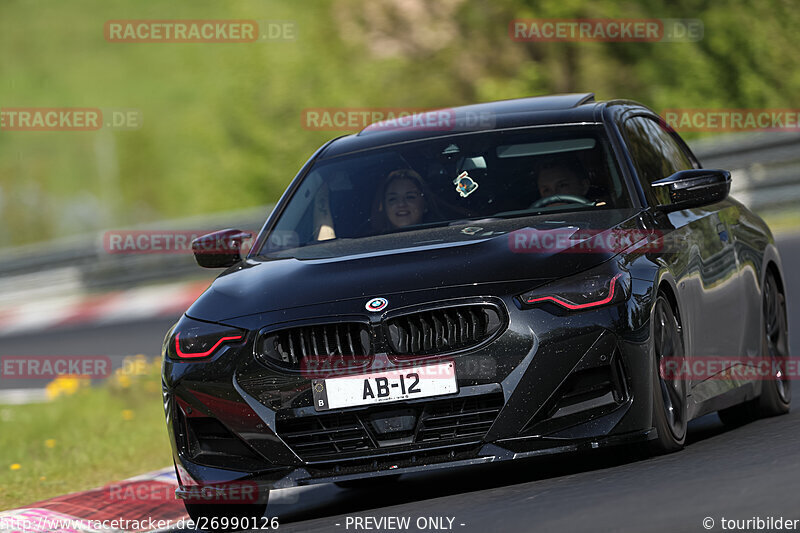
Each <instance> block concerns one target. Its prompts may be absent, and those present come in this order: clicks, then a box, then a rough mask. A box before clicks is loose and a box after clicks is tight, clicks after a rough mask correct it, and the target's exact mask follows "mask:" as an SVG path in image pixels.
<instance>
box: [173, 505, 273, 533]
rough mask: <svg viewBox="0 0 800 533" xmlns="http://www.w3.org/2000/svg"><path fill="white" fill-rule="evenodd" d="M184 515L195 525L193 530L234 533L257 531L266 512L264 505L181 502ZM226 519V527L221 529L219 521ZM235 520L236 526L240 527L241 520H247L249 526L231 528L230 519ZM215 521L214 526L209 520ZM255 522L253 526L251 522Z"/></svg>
mask: <svg viewBox="0 0 800 533" xmlns="http://www.w3.org/2000/svg"><path fill="white" fill-rule="evenodd" d="M183 505H184V507H186V513H187V514H188V515H189V518H191V519H192V520H193V521H194V523H195V529H197V530H200V527H206V528H208V530H209V531H235V530H238V529H258V527H259V526H260V524H261V522H260V518H261V517H262V516H264V513H265V512H267V504H266V503H242V504H222V503H218V504H212V503H188V502H185V501H184V502H183ZM222 518H227V519H228V520H227V522H228V526H227V527H223V526H222V524H220V523H219V521H220V519H222ZM234 518H235V519H237V520H236V524H237V526H240V525H241V524H242V522H243V519H248V520H249V522H251V524H250V525H249V527H245V528H242V527H233V524H232V519H234ZM212 519H216V522H215V523H214V525H213V526H212V525H211V520H212ZM253 521H255V525H253V524H252V522H253Z"/></svg>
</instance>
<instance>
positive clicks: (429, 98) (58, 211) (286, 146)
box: [0, 0, 800, 510]
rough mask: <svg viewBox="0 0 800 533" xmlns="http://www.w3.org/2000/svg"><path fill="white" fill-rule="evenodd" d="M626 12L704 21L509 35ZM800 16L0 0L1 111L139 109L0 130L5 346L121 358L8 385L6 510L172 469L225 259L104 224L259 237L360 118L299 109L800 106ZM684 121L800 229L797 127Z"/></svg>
mask: <svg viewBox="0 0 800 533" xmlns="http://www.w3.org/2000/svg"><path fill="white" fill-rule="evenodd" d="M616 17H619V18H626V19H634V18H642V19H646V18H662V19H665V18H673V19H692V20H699V21H700V22H702V27H703V35H702V38H700V39H698V40H689V41H686V42H644V43H643V42H516V41H514V40H512V39H511V38H510V36H509V23H510V22H511V21H512V20H514V19H520V18H537V19H559V18H561V19H574V18H582V19H587V18H588V19H592V18H594V19H599V18H616ZM125 19H156V20H158V19H192V20H198V19H217V20H219V19H253V20H258V21H289V22H291V23H292V24H293V27H294V28H296V34H295V35H293V37H292V38H291V39H275V40H266V41H264V42H241V43H136V42H110V41H109V40H107V39H106V37H105V35H104V25H105V24H106V22H107V21H110V20H125ZM798 27H800V3H799V2H797V1H794V0H765V1H761V2H749V3H748V2H736V1H725V0H721V1H716V0H714V1H711V0H695V1H690V0H671V1H666V0H640V1H621V2H620V1H616V0H593V1H591V2H589V1H581V0H540V1H514V0H437V1H435V2H434V1H426V0H314V1H311V0H295V1H291V2H289V1H285V2H275V1H270V0H226V1H224V2H220V1H218V0H215V1H207V0H192V1H190V2H171V3H169V4H165V3H162V2H154V1H150V0H142V1H136V2H133V1H120V0H102V1H100V0H72V1H71V2H67V3H62V2H45V1H42V0H2V1H0V111H2V110H3V109H8V108H22V107H26V108H27V107H42V108H65V107H70V108H72V107H86V108H99V109H126V110H134V111H136V113H137V116H139V117H140V118H141V124H140V125H139V126H138V127H136V128H132V129H114V128H107V127H103V128H100V129H98V130H96V131H15V130H10V129H5V128H0V355H9V354H11V355H76V354H81V355H108V356H110V357H112V359H113V361H114V369H115V370H114V371H115V373H114V375H113V376H112V379H110V380H108V384H107V385H108V386H107V387H105V388H103V389H102V390H99V389H98V388H97V387H89V386H88V384H87V382H86V380H81V379H77V378H74V377H73V378H68V379H67V378H65V379H61V380H55V381H48V380H35V379H34V380H30V379H29V380H13V379H8V378H7V377H6V378H3V379H0V510H2V509H6V508H11V507H14V506H17V505H21V504H25V503H30V502H32V501H36V500H37V499H41V498H44V497H48V496H52V495H56V494H60V493H65V492H68V491H70V490H77V489H80V488H89V487H92V486H97V485H98V484H102V483H104V482H107V481H110V480H113V479H120V478H121V477H123V476H129V475H134V474H136V473H139V472H142V471H144V470H146V469H153V468H160V467H163V466H168V465H169V463H170V455H169V447H168V443H167V442H166V432H165V431H164V426H163V424H164V422H163V413H161V412H160V409H161V408H160V398H159V394H158V389H159V384H158V379H159V378H158V365H159V363H158V354H159V351H160V344H161V340H162V339H163V336H164V333H165V332H166V329H167V328H168V327H169V325H170V324H171V323H172V322H173V321H174V320H175V319H176V318H177V317H178V316H180V314H181V312H182V311H183V310H184V309H185V308H186V307H187V306H188V305H189V304H190V303H191V301H192V300H193V298H194V297H196V296H197V294H199V292H200V291H202V290H203V289H204V287H205V286H206V285H207V283H208V282H209V280H210V279H212V277H213V275H214V274H215V272H212V271H202V270H201V269H199V268H198V267H196V265H195V264H194V262H193V260H192V258H191V257H190V256H189V255H188V254H171V255H169V254H168V255H161V254H151V255H118V254H108V253H107V252H106V251H105V249H104V247H103V235H104V232H106V231H107V230H110V229H114V230H116V229H131V228H136V229H154V230H198V229H206V230H209V231H210V230H215V229H219V228H223V227H240V228H242V229H248V230H257V229H258V228H259V227H260V225H261V224H262V223H263V221H264V219H265V218H266V216H267V215H268V213H269V210H270V207H271V205H272V204H274V202H275V201H276V200H277V199H278V198H279V196H280V194H281V193H282V192H283V190H284V189H285V188H286V186H287V185H288V184H289V182H290V180H291V179H292V178H293V177H294V175H295V173H296V172H297V170H298V169H299V168H300V167H301V166H302V164H303V163H304V162H305V160H306V159H307V158H308V157H309V156H310V155H311V154H312V153H313V152H314V151H315V150H316V148H317V147H318V146H320V145H321V144H322V143H324V142H325V141H326V140H328V139H330V138H333V137H336V136H339V135H342V134H346V133H351V132H352V131H347V130H342V131H333V130H324V131H319V130H314V129H311V128H309V127H308V124H306V123H305V122H304V120H303V116H304V115H303V112H304V110H307V109H311V108H314V109H318V108H403V107H407V108H415V109H418V108H438V107H452V106H458V105H464V104H471V103H477V102H483V101H490V100H498V99H507V98H518V97H524V96H536V95H544V94H551V93H565V92H595V93H596V95H597V98H598V99H613V98H627V99H633V100H637V101H639V102H641V103H643V104H645V105H647V106H649V107H651V108H652V109H654V110H656V111H657V112H661V111H662V110H664V109H697V108H712V109H716V108H719V109H764V108H769V109H792V108H793V106H797V105H798V104H797V102H798V96H799V95H800V52H799V51H798V47H797V28H798ZM678 131H679V132H680V133H681V134H682V135H683V136H684V138H685V139H687V140H688V141H689V144H690V146H692V148H693V149H694V150H695V152H696V153H697V155H698V156H699V157H700V160H701V162H703V164H704V166H706V167H719V168H727V169H730V170H733V171H734V189H733V195H734V196H735V197H737V198H738V199H740V200H742V201H743V202H744V203H745V204H747V205H749V206H750V207H752V208H753V209H755V210H756V211H757V212H759V213H760V214H762V215H763V216H765V217H766V218H767V220H768V221H769V222H770V224H771V225H772V227H773V229H774V230H776V231H777V232H778V233H780V234H786V235H790V234H792V233H793V232H795V231H797V230H800V210H798V207H797V206H798V202H800V135H799V134H798V131H797V128H794V129H793V130H790V131H770V132H766V131H762V132H759V131H748V132H741V133H725V132H713V131H706V132H682V131H681V130H680V128H678ZM798 249H800V247H798ZM787 271H789V270H788V269H787ZM132 361H134V362H136V364H132V363H131V362H132ZM92 389H95V390H92ZM37 402H49V403H45V404H42V403H37ZM59 402H60V403H59ZM64 402H66V403H64ZM98 405H100V406H102V410H101V411H99V412H98V410H97V409H98V408H97V406H98ZM109 420H113V421H114V422H113V423H109V422H108V421H109ZM12 429H13V430H12ZM120 435H136V436H137V437H136V438H134V439H126V438H124V437H123V438H121V437H120Z"/></svg>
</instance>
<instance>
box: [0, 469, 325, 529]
mask: <svg viewBox="0 0 800 533" xmlns="http://www.w3.org/2000/svg"><path fill="white" fill-rule="evenodd" d="M176 488H178V479H177V477H176V476H175V469H174V468H173V467H168V468H163V469H161V470H156V471H155V472H150V473H148V474H143V475H141V476H136V477H132V478H130V479H126V480H124V481H119V482H116V483H110V484H108V485H106V486H104V487H100V488H97V489H92V490H86V491H82V492H74V493H72V494H67V495H65V496H58V497H56V498H51V499H49V500H43V501H40V502H36V503H33V504H31V505H28V506H26V507H22V508H19V509H12V510H10V511H0V531H2V532H3V533H9V532H11V533H29V532H34V531H36V532H41V531H47V532H50V533H93V532H103V533H133V532H136V533H143V532H148V533H157V532H166V531H173V530H179V529H184V530H185V529H187V528H188V527H189V525H190V524H189V519H188V515H187V514H186V510H185V507H184V506H183V502H182V501H181V500H178V499H176V498H175V489H176ZM311 490H315V487H314V486H303V487H293V488H290V489H281V490H274V491H271V493H270V499H269V505H270V508H271V509H274V510H277V509H280V508H281V507H283V506H292V505H295V504H297V503H298V502H299V501H300V498H301V496H302V494H303V493H305V492H308V491H311ZM268 514H269V513H268ZM273 516H275V515H273ZM98 526H99V527H98ZM122 526H125V527H122Z"/></svg>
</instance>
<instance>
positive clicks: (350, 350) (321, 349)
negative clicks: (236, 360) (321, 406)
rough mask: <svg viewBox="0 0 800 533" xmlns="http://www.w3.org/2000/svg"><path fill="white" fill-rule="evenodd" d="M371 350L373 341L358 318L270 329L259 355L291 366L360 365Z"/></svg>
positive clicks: (283, 365)
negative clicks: (357, 320)
mask: <svg viewBox="0 0 800 533" xmlns="http://www.w3.org/2000/svg"><path fill="white" fill-rule="evenodd" d="M371 353H372V341H371V336H370V333H369V330H368V328H367V326H366V325H365V324H360V323H357V322H345V323H331V324H317V325H313V326H300V327H295V328H289V329H283V330H280V331H273V332H269V333H267V334H265V335H264V336H263V337H262V339H261V342H260V350H258V355H259V357H261V358H265V359H267V360H268V361H269V362H271V363H273V364H277V365H279V366H282V367H284V368H288V369H292V370H300V369H302V368H317V367H318V366H319V365H316V364H315V362H319V363H320V365H321V366H322V367H324V368H327V367H328V366H330V367H331V368H360V367H363V366H366V364H367V363H368V357H367V356H369V355H370V354H371Z"/></svg>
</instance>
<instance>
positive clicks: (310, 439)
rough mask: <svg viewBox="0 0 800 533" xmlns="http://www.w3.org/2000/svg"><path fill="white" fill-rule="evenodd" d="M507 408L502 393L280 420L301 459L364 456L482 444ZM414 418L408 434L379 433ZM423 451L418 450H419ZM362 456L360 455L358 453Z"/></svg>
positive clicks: (285, 436) (280, 427)
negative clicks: (388, 423)
mask: <svg viewBox="0 0 800 533" xmlns="http://www.w3.org/2000/svg"><path fill="white" fill-rule="evenodd" d="M502 406H503V395H502V393H495V394H486V395H481V396H472V397H466V398H455V399H450V400H439V401H432V402H429V403H424V404H421V403H418V404H396V403H395V404H392V405H389V406H380V407H370V408H368V409H362V410H360V411H355V412H347V413H331V414H323V415H318V416H308V417H299V418H286V419H281V418H280V417H279V419H278V422H277V424H278V435H279V436H280V437H281V438H282V439H284V441H285V442H286V444H288V445H289V447H291V448H292V449H293V450H294V452H295V453H296V454H297V455H298V456H300V457H301V458H302V459H304V460H307V461H314V460H325V459H326V458H336V459H339V460H342V459H344V458H343V457H342V456H341V455H338V454H341V453H342V452H356V453H353V454H350V455H349V456H350V457H352V458H357V457H363V456H364V455H367V454H370V453H374V452H376V451H378V450H381V451H382V452H388V451H390V450H392V449H403V447H408V446H409V445H411V446H415V447H417V448H420V446H421V448H424V447H425V446H443V445H460V444H464V443H466V442H478V441H480V440H481V439H482V438H483V436H484V435H486V433H487V432H488V431H489V428H490V427H491V425H492V423H493V422H494V420H495V418H497V415H498V413H499V412H500V409H501V408H502ZM409 416H413V425H412V426H411V427H410V429H409V430H408V431H406V430H405V429H404V428H403V429H401V430H399V431H392V432H380V431H379V430H378V428H379V427H380V424H376V421H380V420H381V418H382V417H387V418H388V417H404V418H407V417H409ZM421 448H420V449H421ZM358 452H361V453H358Z"/></svg>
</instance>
